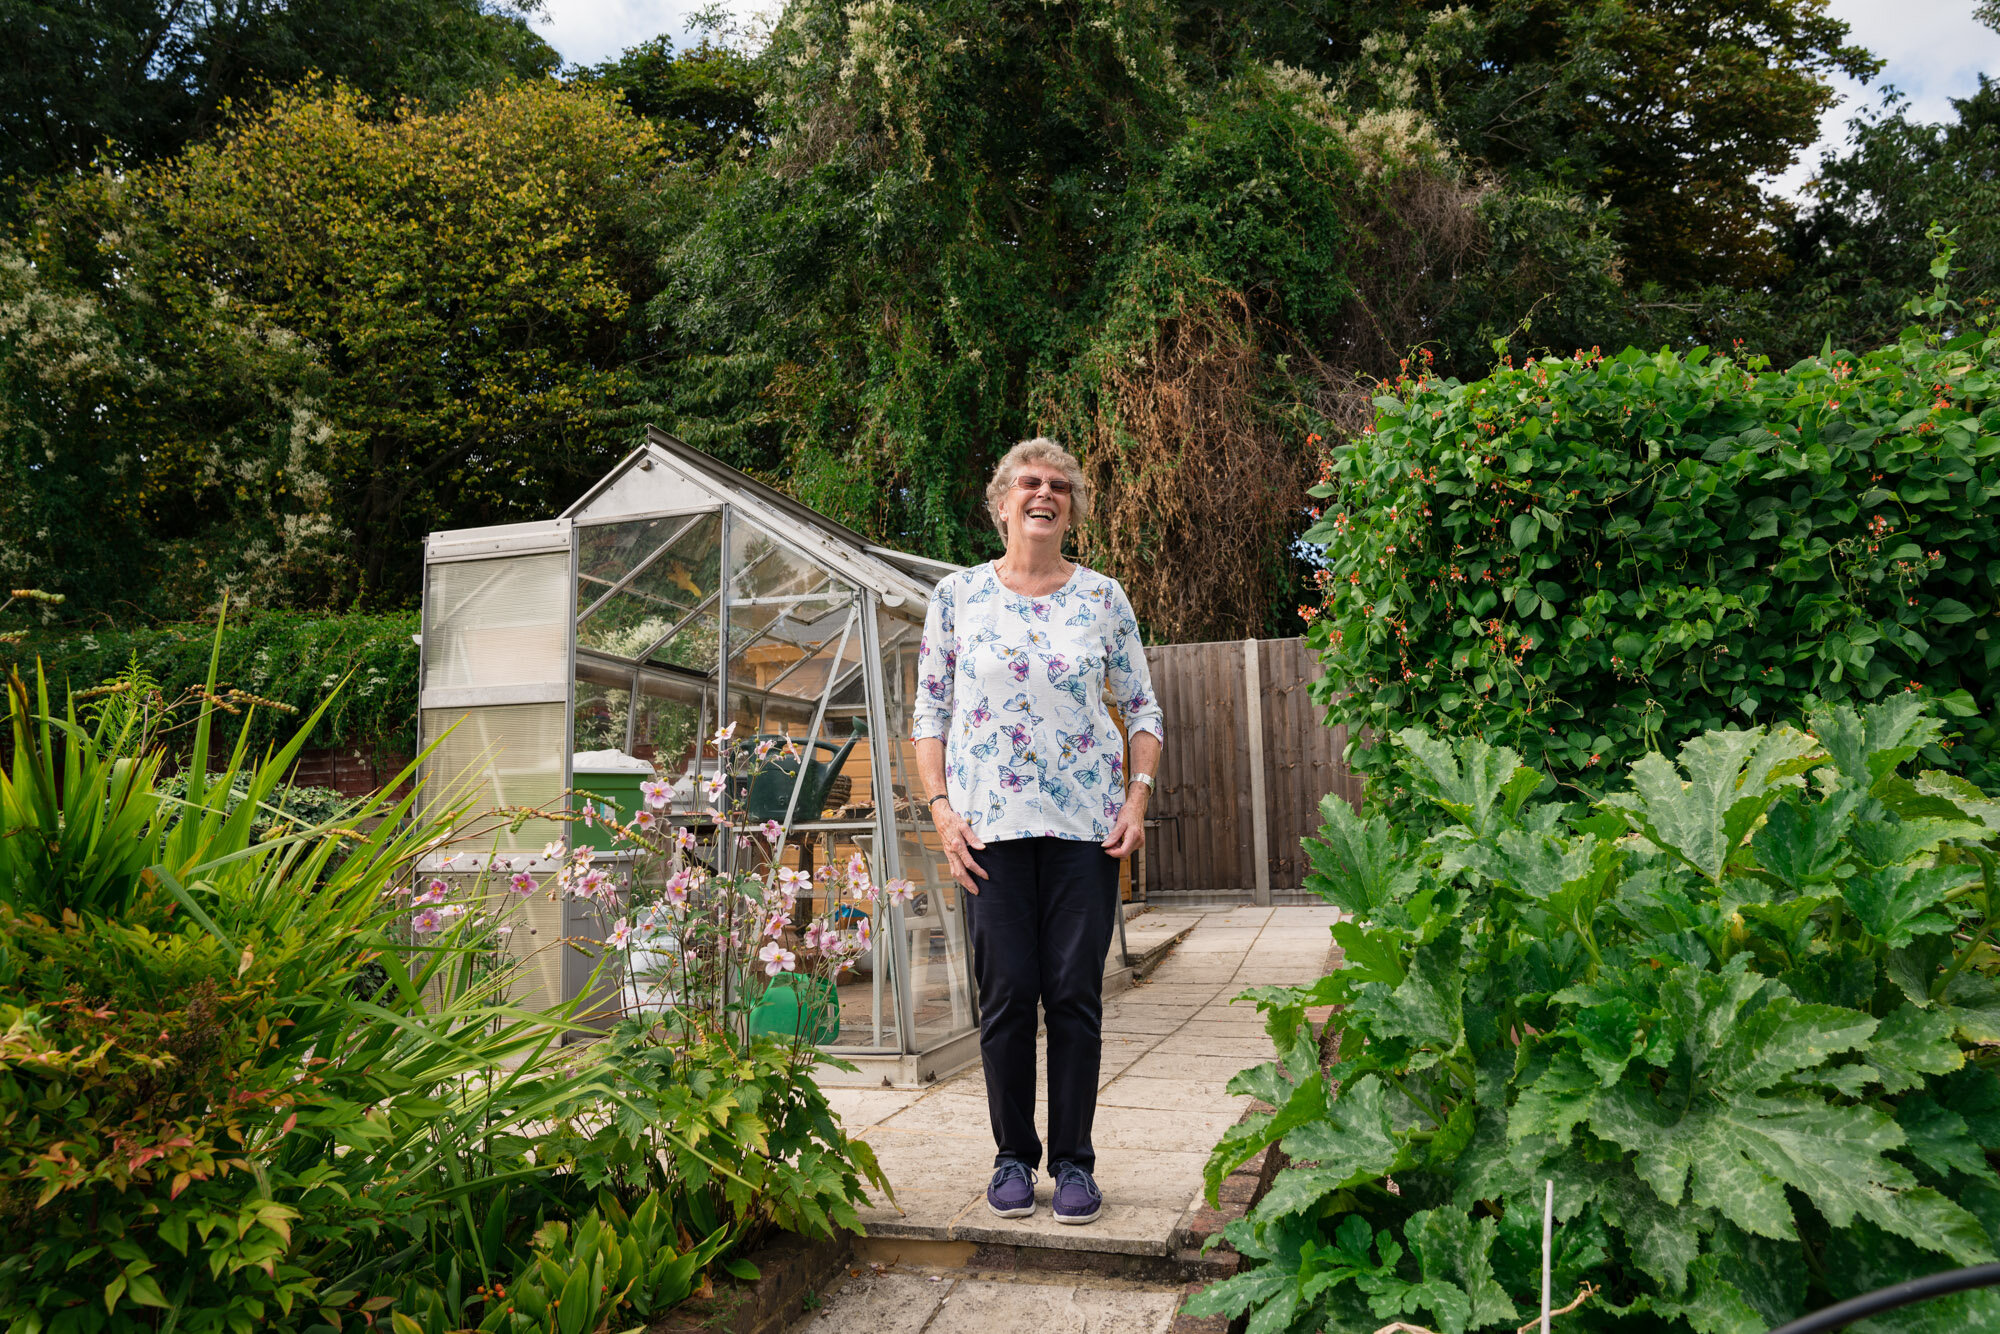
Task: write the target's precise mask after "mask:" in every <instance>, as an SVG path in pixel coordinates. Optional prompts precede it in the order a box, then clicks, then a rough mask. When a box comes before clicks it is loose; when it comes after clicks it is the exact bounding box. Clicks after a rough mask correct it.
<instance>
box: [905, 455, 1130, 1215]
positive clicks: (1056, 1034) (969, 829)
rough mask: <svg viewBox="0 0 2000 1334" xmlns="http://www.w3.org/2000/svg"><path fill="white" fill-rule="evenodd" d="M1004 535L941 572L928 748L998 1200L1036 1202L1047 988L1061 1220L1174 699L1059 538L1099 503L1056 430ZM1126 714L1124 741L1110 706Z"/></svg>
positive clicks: (1112, 584)
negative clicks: (975, 1002)
mask: <svg viewBox="0 0 2000 1334" xmlns="http://www.w3.org/2000/svg"><path fill="white" fill-rule="evenodd" d="M986 504H987V509H988V510H989V511H990V512H991V514H992V516H993V522H994V524H995V526H997V527H998V528H999V530H1000V536H1001V538H1002V540H1003V541H1004V542H1005V543H1006V547H1007V551H1006V554H1005V555H1003V556H1002V557H1000V559H998V560H996V561H989V562H988V563H986V564H984V565H979V566H975V567H973V568H972V569H969V570H964V571H961V572H960V573H958V574H954V575H950V576H948V577H946V578H945V579H944V580H942V581H941V582H940V583H939V584H938V586H937V592H936V593H935V594H934V595H933V596H932V598H931V605H930V614H929V616H928V618H927V619H926V620H925V622H924V643H923V649H922V652H921V656H920V660H919V665H918V669H917V670H918V675H919V677H920V679H921V681H922V691H921V696H922V699H921V703H920V707H919V708H918V710H917V721H916V726H915V736H916V748H917V763H918V766H919V768H920V770H921V772H922V774H923V779H924V783H925V785H926V786H927V788H928V789H929V790H930V791H931V792H932V793H934V794H935V795H934V796H932V797H931V814H932V819H933V820H934V821H935V823H936V825H937V829H938V833H939V834H940V836H941V837H942V838H943V840H944V849H945V855H946V856H947V857H948V858H949V859H950V861H951V869H952V874H953V875H954V876H955V877H956V878H957V880H958V883H959V884H961V885H963V886H964V887H965V891H966V893H967V894H969V895H971V896H972V897H971V898H969V899H967V900H966V916H967V920H968V922H969V924H970V927H971V932H972V951H973V973H974V976H975V977H976V978H977V980H978V984H979V1054H980V1059H981V1060H982V1062H983V1063H984V1065H985V1068H986V1106H987V1113H988V1115H989V1116H990V1117H991V1119H992V1123H993V1140H994V1143H995V1146H996V1149H997V1152H996V1153H995V1155H994V1171H993V1179H992V1181H991V1183H990V1184H989V1185H988V1186H987V1189H986V1203H987V1206H988V1207H989V1208H990V1209H992V1210H993V1212H994V1213H996V1214H998V1215H999V1216H1000V1217H1002V1218H1021V1217H1025V1216H1027V1215H1029V1214H1032V1213H1034V1212H1035V1170H1036V1168H1037V1167H1038V1166H1039V1165H1040V1164H1041V1161H1042V1142H1041V1140H1040V1139H1039V1138H1038V1137H1037V1135H1036V1134H1035V1029H1036V1027H1037V1022H1038V1016H1037V1013H1036V1011H1037V1007H1039V1008H1040V1011H1041V1012H1042V1014H1044V1015H1046V1016H1047V1020H1048V1030H1049V1123H1048V1124H1049V1144H1048V1164H1049V1173H1050V1175H1051V1176H1052V1177H1054V1179H1055V1189H1054V1198H1053V1201H1052V1203H1053V1207H1054V1210H1055V1216H1056V1221H1057V1222H1059V1223H1089V1222H1092V1221H1094V1220H1095V1219H1096V1218H1097V1215H1098V1211H1099V1209H1100V1208H1101V1207H1102V1204H1103V1196H1102V1195H1101V1194H1100V1193H1099V1191H1098V1189H1097V1183H1096V1181H1095V1180H1094V1179H1093V1178H1092V1176H1091V1173H1092V1172H1093V1171H1094V1170H1095V1169H1096V1155H1095V1154H1094V1153H1093V1152H1092V1150H1091V1147H1090V1127H1091V1122H1092V1120H1093V1119H1094V1118H1095V1116H1096V1113H1097V1073H1098V1064H1099V1060H1100V1057H1101V1054H1102V1049H1103V1037H1102V1025H1103V1015H1104V998H1103V991H1102V986H1103V978H1104V960H1105V955H1106V953H1107V952H1108V951H1109V949H1110V947H1111V936H1112V931H1113V929H1114V927H1115V926H1116V924H1117V919H1116V916H1115V914H1116V913H1117V911H1118V859H1121V858H1124V857H1129V856H1131V855H1132V854H1133V853H1134V852H1136V851H1138V849H1139V845H1140V844H1141V843H1142V842H1144V840H1145V834H1144V822H1145V818H1146V800H1147V797H1148V796H1149V795H1150V793H1151V790H1152V786H1153V774H1154V772H1155V771H1156V770H1157V768H1158V766H1159V758H1160V740H1161V735H1162V733H1161V729H1160V708H1159V705H1158V704H1156V703H1154V701H1153V688H1152V682H1151V680H1150V679H1149V678H1148V675H1147V671H1146V654H1145V650H1144V648H1143V647H1142V646H1141V645H1140V643H1139V626H1138V623H1137V622H1136V621H1134V620H1133V618H1132V605H1131V603H1130V602H1128V601H1127V600H1126V597H1125V590H1124V589H1122V588H1120V587H1119V586H1118V583H1117V581H1116V580H1114V579H1110V578H1107V577H1106V576H1104V575H1101V574H1099V573H1097V572H1096V571H1094V570H1087V569H1085V568H1084V567H1083V566H1081V565H1078V564H1076V563H1074V562H1072V561H1069V560H1065V559H1064V558H1063V554H1062V546H1063V536H1064V535H1065V534H1066V533H1068V532H1069V530H1070V528H1071V527H1072V526H1073V525H1074V524H1075V523H1076V522H1077V521H1078V520H1080V519H1083V518H1085V517H1087V516H1088V515H1089V513H1090V492H1089V491H1088V489H1087V488H1086V487H1085V485H1084V480H1083V470H1082V469H1081V468H1079V467H1078V466H1077V461H1076V459H1075V458H1073V457H1072V456H1071V455H1070V454H1069V453H1068V452H1067V451H1066V450H1064V449H1063V448H1062V447H1061V446H1059V445H1057V444H1056V443H1055V442H1054V441H1052V440H1045V439H1035V440H1027V441H1023V442H1022V443H1021V444H1018V445H1015V446H1014V447H1013V448H1012V449H1010V450H1008V451H1007V455H1006V457H1004V458H1002V459H1001V460H1000V466H999V467H998V468H997V469H995V470H994V473H993V480H992V481H991V482H989V483H988V484H987V487H986ZM1107 692H1108V693H1109V694H1110V696H1111V698H1112V700H1114V701H1115V702H1116V703H1117V705H1118V708H1119V710H1120V711H1121V712H1122V713H1123V714H1124V716H1125V726H1126V729H1127V731H1128V732H1129V734H1130V737H1131V747H1132V773H1131V777H1130V781H1129V783H1128V781H1127V778H1126V774H1125V760H1124V754H1123V751H1124V743H1123V742H1122V740H1121V738H1120V737H1119V735H1118V729H1117V727H1116V726H1114V725H1113V723H1112V720H1111V713H1110V710H1109V709H1108V708H1107V707H1106V704H1105V696H1106V694H1107Z"/></svg>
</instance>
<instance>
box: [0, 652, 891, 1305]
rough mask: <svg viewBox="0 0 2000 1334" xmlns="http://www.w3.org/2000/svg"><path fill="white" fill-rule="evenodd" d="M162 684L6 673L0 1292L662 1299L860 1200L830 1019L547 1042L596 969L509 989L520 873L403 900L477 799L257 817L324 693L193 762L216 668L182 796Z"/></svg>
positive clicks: (862, 1156)
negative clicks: (826, 1059)
mask: <svg viewBox="0 0 2000 1334" xmlns="http://www.w3.org/2000/svg"><path fill="white" fill-rule="evenodd" d="M214 652H215V653H217V654H219V652H220V650H219V648H218V649H216V650H214ZM213 662H214V657H213V656H212V657H211V668H210V672H211V675H210V677H209V685H208V686H207V687H205V692H206V694H207V695H208V696H209V698H210V699H211V701H213V700H214V699H215V698H217V696H216V694H215V691H214V689H213V688H212V683H213V680H214V677H213V670H214V668H213ZM143 686H144V683H143V682H142V681H139V680H135V679H134V678H131V677H128V678H126V679H123V680H121V681H119V682H116V683H114V684H113V685H112V686H110V687H108V688H106V689H102V690H98V691H94V692H88V693H90V694H92V695H93V697H94V702H93V703H92V705H91V707H92V708H93V709H94V710H95V712H94V713H86V714H79V712H78V710H77V706H76V703H75V702H74V699H73V700H72V703H71V705H70V707H69V708H68V709H67V710H66V711H65V712H64V713H62V714H61V715H55V714H54V713H53V711H52V710H51V709H50V707H49V704H48V700H47V695H46V690H45V689H43V690H42V691H41V692H40V693H39V694H38V695H37V696H36V697H34V698H33V699H31V697H30V695H29V692H28V690H27V688H26V687H25V686H24V685H23V684H22V683H21V682H20V680H19V678H18V677H17V678H15V680H14V682H13V686H12V692H11V708H10V724H11V736H12V746H13V750H12V762H11V764H10V765H9V766H8V767H7V768H6V769H5V770H4V772H0V996H4V997H5V1000H4V1002H0V1226H4V1227H5V1228H6V1231H7V1233H8V1235H10V1236H13V1237H15V1238H16V1239H17V1241H16V1243H15V1244H14V1245H13V1246H12V1247H10V1248H9V1250H8V1252H7V1254H6V1255H5V1256H4V1258H0V1326H4V1327H6V1328H7V1329H9V1330H10V1331H12V1332H18V1334H39V1331H42V1330H49V1331H61V1332H62V1334H69V1332H70V1331H75V1332H76V1334H91V1332H92V1331H96V1330H100V1329H108V1330H119V1331H122V1330H130V1329H150V1328H162V1327H167V1326H169V1325H170V1326H171V1327H173V1328H176V1329H185V1330H191V1331H206V1330H216V1331H220V1330H230V1331H247V1330H250V1329H252V1328H259V1329H272V1330H287V1329H300V1330H303V1329H307V1328H322V1329H323V1328H327V1327H329V1326H330V1327H333V1328H342V1327H352V1326H356V1325H358V1324H361V1323H369V1322H370V1321H372V1320H383V1319H389V1320H391V1321H392V1323H394V1325H395V1327H396V1328H397V1329H398V1330H401V1331H404V1332H405V1334H408V1328H409V1326H408V1324H407V1323H406V1322H415V1324H416V1325H417V1327H418V1328H419V1329H423V1330H431V1329H436V1330H443V1329H459V1328H463V1327H465V1326H467V1325H469V1324H475V1323H483V1324H484V1325H485V1327H487V1328H493V1329H506V1330H509V1331H513V1330H526V1329H543V1328H552V1327H553V1322H552V1320H544V1319H543V1315H545V1314H546V1312H542V1313H537V1312H536V1311H532V1310H526V1309H525V1308H522V1307H520V1306H518V1305H516V1307H515V1309H514V1310H512V1311H509V1310H507V1309H506V1307H507V1304H506V1302H505V1301H504V1300H500V1301H496V1300H495V1299H496V1298H497V1297H498V1296H499V1294H502V1293H507V1292H512V1293H515V1294H517V1296H518V1297H519V1299H520V1300H522V1301H528V1300H532V1294H533V1293H536V1292H540V1293H542V1294H543V1295H545V1296H548V1297H549V1298H550V1304H551V1308H552V1304H553V1301H554V1298H555V1297H557V1296H561V1297H562V1298H563V1299H564V1301H565V1304H566V1305H567V1306H569V1307H571V1308H572V1309H574V1310H576V1311H579V1312H580V1311H581V1310H582V1309H583V1306H582V1305H581V1304H580V1303H578V1302H575V1301H571V1300H570V1292H571V1289H572V1288H573V1287H575V1288H579V1289H580V1288H583V1287H589V1288H590V1290H591V1292H592V1294H593V1295H592V1297H591V1298H590V1301H591V1302H592V1303H594V1305H593V1307H592V1309H594V1310H595V1311H596V1312H597V1313H598V1314H599V1316H600V1317H601V1318H604V1319H608V1318H610V1317H611V1316H612V1315H613V1314H614V1313H616V1312H619V1311H623V1310H626V1309H628V1308H629V1309H630V1310H631V1311H634V1312H636V1313H637V1314H639V1315H641V1316H647V1315H651V1314H657V1312H658V1311H659V1310H660V1309H662V1307H663V1306H665V1305H669V1304H671V1303H672V1302H673V1301H676V1300H678V1299H679V1297H680V1296H682V1295H685V1292H686V1291H687V1285H688V1284H690V1283H693V1282H696V1281H698V1280H699V1279H700V1276H701V1274H702V1272H703V1271H704V1270H705V1269H706V1268H707V1267H708V1266H709V1265H710V1264H711V1263H712V1262H716V1261H717V1260H718V1259H720V1262H721V1263H723V1264H725V1265H729V1266H732V1267H734V1268H735V1269H737V1270H743V1269H744V1266H743V1265H742V1262H741V1261H738V1260H734V1259H731V1258H730V1257H729V1255H728V1252H729V1251H730V1250H731V1248H734V1247H738V1246H741V1245H743V1244H745V1243H747V1242H751V1241H754V1240H755V1239H756V1238H758V1237H759V1236H761V1235H762V1234H763V1232H764V1231H765V1230H767V1229H769V1228H771V1227H773V1226H781V1227H792V1228H797V1229H799V1230H804V1231H817V1232H821V1233H830V1232H831V1231H832V1230H833V1229H835V1228H837V1227H842V1226H846V1227H854V1226H857V1225H858V1219H857V1218H856V1215H855V1213H854V1205H855V1204H856V1203H857V1202H859V1201H860V1200H861V1199H862V1193H861V1184H860V1183H861V1180H862V1179H863V1177H864V1176H865V1177H866V1178H868V1179H869V1180H872V1181H874V1182H875V1183H876V1184H878V1185H880V1184H883V1183H882V1181H881V1174H880V1172H879V1170H877V1169H876V1168H875V1166H874V1162H873V1159H872V1157H870V1156H869V1154H868V1151H867V1149H866V1146H864V1145H858V1144H851V1143H849V1141H848V1140H847V1139H846V1137H845V1135H844V1134H843V1133H842V1132H841V1130H840V1128H839V1125H838V1123H837V1122H836V1121H835V1120H834V1119H833V1117H832V1116H831V1113H830V1112H829V1111H828V1110H827V1107H826V1103H825V1100H824V1098H823V1097H821V1096H820V1094H819V1091H818V1089H817V1088H816V1087H815V1086H814V1085H813V1084H812V1081H811V1078H810V1073H809V1072H810V1069H811V1066H812V1064H813V1061H814V1060H815V1059H816V1056H817V1053H816V1052H814V1051H813V1050H812V1049H811V1048H809V1047H805V1048H802V1047H800V1046H799V1045H798V1044H796V1043H785V1042H778V1041H775V1040H763V1041H758V1042H742V1041H737V1040H723V1039H724V1038H726V1037H727V1035H728V1034H727V1030H724V1031H723V1033H720V1034H713V1035H707V1037H706V1040H700V1041H696V1040H688V1039H686V1038H682V1039H681V1040H677V1041H669V1040H668V1037H669V1035H667V1034H665V1033H663V1032H661V1031H659V1030H658V1029H657V1027H656V1026H655V1025H654V1024H652V1023H651V1022H649V1021H645V1020H634V1021H631V1022H630V1023H628V1024H627V1025H624V1026H622V1027H621V1030H620V1032H619V1033H618V1034H617V1035H616V1037H615V1038H614V1040H613V1041H611V1042H609V1043H600V1044H597V1046H596V1048H595V1049H591V1050H583V1051H578V1050H575V1049H564V1048H562V1047H560V1046H559V1045H558V1044H559V1042H560V1040H561V1038H562V1037H563V1036H564V1035H565V1034H567V1033H569V1032H571V1031H574V1030H576V1029H578V1028H580V1025H579V1023H578V1022H577V1021H576V1018H575V1004H581V1003H582V1002H580V1001H579V1002H576V1003H574V1004H571V1005H565V1006H561V1007H558V1008H556V1009H555V1010H553V1011H549V1012H530V1011H524V1010H521V1009H518V1008H516V1007H514V1006H512V1005H510V1004H508V1003H507V1001H506V996H505V982H506V973H505V971H504V970H503V969H498V968H496V967H495V964H496V962H497V961H498V959H499V957H500V951H499V948H498V946H499V933H500V932H501V931H502V930H503V929H504V924H503V923H502V921H501V920H500V917H499V915H498V914H497V913H495V912H494V911H493V910H492V905H493V903H494V902H495V900H496V899H497V898H498V897H499V895H500V893H501V891H498V890H497V889H496V888H495V887H493V886H490V885H487V884H485V883H484V882H482V881H474V882H472V883H471V884H470V885H469V886H467V887H465V891H464V892H465V897H464V898H463V900H462V902H460V903H456V904H454V903H445V904H443V905H442V909H441V910H435V911H434V910H432V909H428V908H427V909H426V912H427V913H430V915H432V916H433V917H434V918H441V919H444V920H445V924H444V925H443V926H442V928H441V929H438V930H436V931H433V932H431V933H429V934H421V935H413V933H412V919H411V915H410V914H411V909H410V895H411V892H412V889H413V888H414V886H413V885H412V883H411V875H412V872H413V869H414V867H415V865H416V864H417V860H418V858H419V857H420V856H422V855H425V854H434V853H435V852H436V851H437V850H438V849H439V848H441V847H443V846H444V845H445V841H446V837H447V833H448V831H450V830H451V829H453V827H455V826H457V827H458V829H457V835H456V836H458V837H464V838H467V839H469V840H472V841H473V842H474V844H475V846H476V845H477V844H478V840H480V839H481V838H482V837H484V838H486V839H487V840H488V841H490V838H491V832H492V831H491V828H490V822H487V823H486V824H485V825H482V824H481V822H479V821H464V822H461V821H460V819H459V814H460V813H459V812H457V811H454V810H452V809H450V808H449V807H446V808H444V809H433V810H431V811H430V812H428V813H426V814H425V815H421V816H419V815H415V814H413V803H414V801H415V797H414V795H409V794H406V795H404V796H402V797H400V798H396V799H390V798H387V797H380V796H378V797H375V798H370V799H367V800H364V801H362V802H358V803H354V804H353V805H351V806H350V807H349V808H347V809H346V810H344V811H343V812H342V813H341V818H342V820H343V821H345V822H348V823H347V824H334V823H331V822H318V823H313V824H305V825H300V824H296V823H292V822H290V821H287V822H284V823H274V819H275V818H276V817H279V816H280V815H281V814H282V811H281V805H280V803H281V800H282V798H283V797H284V796H285V795H286V794H285V791H284V789H283V787H282V778H283V775H284V774H285V773H286V772H287V771H288V770H289V769H290V767H291V765H292V762H293V760H294V759H295V757H296V755H297V752H298V750H299V748H300V747H301V745H302V744H303V743H304V741H305V739H306V738H307V737H308V736H309V735H310V734H311V733H312V729H313V728H314V726H315V725H316V724H318V723H320V722H321V721H322V715H321V714H320V713H318V712H316V713H315V714H313V715H310V716H308V717H307V718H305V719H303V720H302V721H301V723H300V725H299V728H298V731H297V733H296V735H294V736H293V737H292V738H291V740H290V741H289V742H288V743H287V744H286V745H284V746H283V747H280V748H279V749H277V750H276V751H274V752H273V753H271V754H270V755H269V756H268V757H267V758H266V759H265V760H264V761H263V762H261V763H259V764H256V765H246V763H245V758H244V757H245V754H246V751H247V747H248V744H249V737H250V736H251V735H253V734H254V729H253V728H252V727H250V726H246V727H244V728H242V729H240V730H239V735H238V739H237V743H236V746H235V748H234V751H233V753H232V754H231V756H230V757H229V759H228V760H227V761H226V762H225V763H223V764H222V766H221V770H220V772H219V773H216V774H214V775H210V773H209V763H208V761H209V750H210V741H211V722H212V720H213V719H214V717H215V715H216V713H217V706H216V705H215V704H214V703H213V702H211V703H209V704H208V705H206V706H205V707H204V708H203V709H202V710H201V712H200V714H199V716H198V718H197V719H196V724H195V727H194V729H193V732H192V736H191V739H190V742H189V748H190V753H189V760H190V762H189V764H188V767H187V769H186V771H185V772H186V777H187V786H186V789H185V795H184V796H181V797H173V796H169V795H166V794H165V793H164V792H163V791H162V790H161V786H160V785H159V784H158V783H157V781H156V779H157V775H158V770H159V766H160V751H159V744H158V743H159V737H158V735H157V733H156V731H155V730H154V729H155V728H156V727H158V726H159V725H161V723H162V719H161V716H160V715H159V714H158V713H157V712H156V711H155V710H153V709H152V708H151V707H150V705H149V703H148V701H149V698H150V696H149V694H148V692H147V691H146V690H145V689H144V688H143ZM405 777H407V775H405ZM350 826H351V827H350ZM359 829H367V830H368V831H369V832H367V833H360V832H357V830H359ZM425 892H426V893H430V892H432V891H431V890H429V889H427V890H426V891H425ZM444 910H450V911H444ZM553 947H555V948H561V947H562V946H560V945H557V946H553ZM594 990H595V989H594V988H591V987H587V988H585V992H584V994H585V995H586V996H588V995H591V994H592V993H593V991H594ZM660 1150H665V1152H664V1153H662V1152H659V1151H660ZM635 1266H636V1267H635ZM628 1270H630V1272H629V1273H628V1272H627V1271H628ZM607 1274H608V1275H610V1276H611V1277H612V1279H615V1281H607V1280H606V1277H605V1276H606V1275H607ZM599 1283H605V1284H606V1286H605V1287H603V1288H602V1289H601V1290H600V1289H599V1288H597V1287H592V1286H591V1285H593V1284H599ZM516 1316H520V1317H522V1318H521V1319H518V1320H517V1319H515V1317H516ZM503 1317H504V1318H503ZM524 1322H525V1323H524ZM561 1328H562V1329H563V1330H564V1331H565V1332H566V1334H567V1332H568V1331H572V1330H575V1329H590V1328H595V1326H594V1325H576V1324H573V1323H572V1317H570V1316H569V1315H568V1314H567V1313H565V1316H564V1318H563V1319H562V1321H561Z"/></svg>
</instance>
